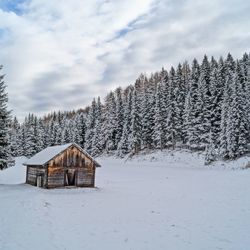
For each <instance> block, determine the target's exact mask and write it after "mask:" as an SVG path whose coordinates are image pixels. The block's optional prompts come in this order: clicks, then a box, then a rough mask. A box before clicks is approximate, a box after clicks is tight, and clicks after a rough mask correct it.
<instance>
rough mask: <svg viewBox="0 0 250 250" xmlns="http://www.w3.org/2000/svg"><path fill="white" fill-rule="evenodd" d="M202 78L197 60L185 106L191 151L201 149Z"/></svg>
mask: <svg viewBox="0 0 250 250" xmlns="http://www.w3.org/2000/svg"><path fill="white" fill-rule="evenodd" d="M199 78H200V66H199V64H198V61H197V60H196V59H194V60H193V64H192V70H191V77H190V83H189V85H190V86H189V92H188V94H187V97H186V104H185V106H186V107H185V130H186V132H185V133H186V136H187V139H186V141H187V146H188V147H189V148H190V149H197V148H199V144H200V138H199V136H200V134H199V130H198V129H197V126H199V120H198V117H199V107H198V82H199Z"/></svg>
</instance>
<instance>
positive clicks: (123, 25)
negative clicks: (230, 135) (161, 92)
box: [0, 0, 250, 118]
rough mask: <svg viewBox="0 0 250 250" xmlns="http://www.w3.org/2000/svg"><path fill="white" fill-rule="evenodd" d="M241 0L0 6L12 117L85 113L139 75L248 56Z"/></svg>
mask: <svg viewBox="0 0 250 250" xmlns="http://www.w3.org/2000/svg"><path fill="white" fill-rule="evenodd" d="M249 13H250V1H248V0H210V1H204V0H202V1H201V0H186V1H185V0H0V64H3V65H4V72H3V73H5V74H6V78H5V81H6V83H7V85H8V92H9V99H10V100H9V103H10V108H11V109H12V110H13V114H15V115H17V116H18V117H19V118H22V117H23V116H24V115H26V114H27V113H28V112H35V113H37V114H44V113H47V112H50V111H51V110H59V109H60V110H71V109H74V108H80V107H84V106H85V105H87V104H89V103H90V101H91V100H92V98H93V97H95V96H98V95H100V96H102V97H103V96H104V95H105V94H106V93H107V92H108V91H109V90H112V89H114V88H115V87H117V86H126V85H128V84H131V83H133V82H134V80H135V79H136V77H137V76H138V75H139V74H140V73H141V72H147V73H150V72H152V71H155V70H158V69H160V68H161V67H162V66H164V67H165V68H167V69H168V68H169V66H170V65H176V64H177V63H178V62H179V61H184V60H186V59H187V60H190V59H192V58H193V57H196V58H198V59H201V58H202V56H203V55H204V54H205V53H206V54H207V55H208V56H211V55H214V56H216V57H219V56H220V55H222V56H225V55H226V54H227V53H228V52H229V51H230V52H231V53H232V54H233V55H234V56H235V57H238V56H240V55H241V54H242V53H244V52H250V28H249V27H250V16H249Z"/></svg>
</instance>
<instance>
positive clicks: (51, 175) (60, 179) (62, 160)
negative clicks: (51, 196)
mask: <svg viewBox="0 0 250 250" xmlns="http://www.w3.org/2000/svg"><path fill="white" fill-rule="evenodd" d="M69 169H75V171H76V172H75V174H76V181H75V185H76V186H79V187H94V184H95V165H94V164H93V162H92V160H91V159H90V158H88V157H87V156H86V155H85V154H84V153H82V152H81V151H80V150H79V149H78V148H77V147H75V146H72V147H70V148H68V149H67V150H66V151H64V152H63V153H62V154H60V155H58V156H57V157H56V158H54V159H53V160H51V161H50V162H49V163H48V188H53V187H62V186H64V185H65V171H66V170H69Z"/></svg>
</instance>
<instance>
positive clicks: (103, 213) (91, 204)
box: [0, 152, 250, 250]
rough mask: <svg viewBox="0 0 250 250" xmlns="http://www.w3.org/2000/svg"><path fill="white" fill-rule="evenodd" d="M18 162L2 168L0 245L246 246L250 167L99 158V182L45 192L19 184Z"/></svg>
mask: <svg viewBox="0 0 250 250" xmlns="http://www.w3.org/2000/svg"><path fill="white" fill-rule="evenodd" d="M22 160H24V159H18V160H17V164H16V166H15V167H13V168H10V169H7V170H4V171H0V200H1V205H0V225H1V226H0V249H1V250H6V249H8V250H19V249H25V250H29V249H36V250H39V249H69V250H78V249H85V250H88V249H93V250H94V249H109V250H113V249H114V250H123V249H124V250H125V249H126V250H127V249H135V250H147V249H148V250H152V249H156V250H158V249H164V250H165V249H171V250H175V249H176V250H179V249H181V250H194V249H203V250H208V249H225V250H239V249H241V250H247V249H249V245H250V238H249V231H250V223H249V221H250V199H249V198H248V197H249V195H250V185H249V179H250V169H247V170H234V171H232V170H228V169H222V168H219V166H217V165H216V166H212V167H204V166H203V157H202V156H200V157H198V156H197V155H195V154H190V153H187V152H186V153H185V152H175V153H174V155H171V154H169V155H168V154H167V155H166V156H163V154H162V153H160V152H158V153H157V154H156V153H154V154H148V155H146V156H143V155H142V156H140V157H137V158H135V159H132V160H127V161H126V162H124V160H121V159H114V158H110V157H109V158H108V157H102V158H100V159H98V161H99V162H100V163H101V164H102V168H98V169H97V177H96V185H97V188H95V189H86V188H85V189H84V188H78V189H54V190H45V189H40V188H36V187H33V186H29V185H26V184H20V183H23V182H24V180H25V167H23V166H21V162H22ZM241 161H242V162H243V161H245V162H246V161H247V160H246V159H245V160H244V159H242V160H240V161H238V162H235V166H236V168H238V167H239V163H241ZM217 164H219V163H217ZM224 164H225V163H224ZM232 167H233V166H232Z"/></svg>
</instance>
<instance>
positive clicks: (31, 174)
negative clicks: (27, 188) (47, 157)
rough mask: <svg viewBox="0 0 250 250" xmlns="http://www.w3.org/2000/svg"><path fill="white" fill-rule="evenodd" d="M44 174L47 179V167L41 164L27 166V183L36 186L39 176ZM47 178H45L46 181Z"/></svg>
mask: <svg viewBox="0 0 250 250" xmlns="http://www.w3.org/2000/svg"><path fill="white" fill-rule="evenodd" d="M39 175H40V176H41V175H42V176H43V178H44V179H45V169H44V168H43V167H41V166H27V180H26V183H28V184H31V185H34V186H36V184H37V183H36V182H37V176H39ZM44 181H45V180H43V182H44Z"/></svg>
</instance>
